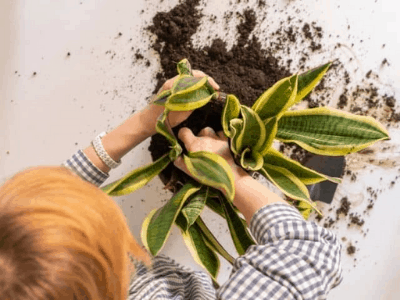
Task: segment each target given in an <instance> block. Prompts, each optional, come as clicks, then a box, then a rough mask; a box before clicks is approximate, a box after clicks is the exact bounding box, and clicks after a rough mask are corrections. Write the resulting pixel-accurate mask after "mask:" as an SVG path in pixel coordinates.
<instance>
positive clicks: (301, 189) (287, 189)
mask: <svg viewBox="0 0 400 300" xmlns="http://www.w3.org/2000/svg"><path fill="white" fill-rule="evenodd" d="M259 172H260V173H261V174H262V175H263V176H264V177H265V178H267V179H268V180H269V181H271V182H272V183H273V184H274V185H275V186H276V187H278V188H279V189H280V190H281V191H282V192H283V193H284V194H285V195H287V196H288V197H290V198H292V199H295V200H301V201H305V202H307V203H309V204H310V205H312V202H311V200H310V194H309V192H308V190H307V188H306V186H305V185H304V183H302V182H301V181H300V179H298V178H297V177H296V176H295V175H293V173H291V172H290V171H288V170H286V169H285V168H282V167H277V166H274V165H270V164H268V163H264V166H263V168H261V169H260V170H259ZM313 208H314V209H315V210H316V211H317V212H318V213H319V214H321V212H320V211H319V210H318V209H317V208H316V206H315V205H313Z"/></svg>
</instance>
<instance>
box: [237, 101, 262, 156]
mask: <svg viewBox="0 0 400 300" xmlns="http://www.w3.org/2000/svg"><path fill="white" fill-rule="evenodd" d="M240 109H241V112H242V116H243V130H242V131H241V132H240V133H239V136H238V137H237V140H236V150H237V152H239V153H241V152H242V150H243V149H244V148H245V147H250V148H251V149H253V150H255V151H257V150H259V149H260V148H261V146H262V145H263V144H264V142H265V139H266V131H265V125H264V123H263V121H262V120H261V119H260V117H259V116H258V114H256V113H255V112H254V111H253V110H252V109H251V108H249V107H247V106H244V105H241V106H240Z"/></svg>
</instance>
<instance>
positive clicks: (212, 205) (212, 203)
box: [206, 197, 247, 226]
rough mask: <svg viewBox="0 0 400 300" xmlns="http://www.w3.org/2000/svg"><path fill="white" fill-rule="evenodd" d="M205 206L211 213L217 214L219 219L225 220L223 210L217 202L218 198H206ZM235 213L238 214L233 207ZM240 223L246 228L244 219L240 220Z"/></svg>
mask: <svg viewBox="0 0 400 300" xmlns="http://www.w3.org/2000/svg"><path fill="white" fill-rule="evenodd" d="M206 205H207V207H208V208H209V209H211V210H212V211H213V212H215V213H216V214H218V215H219V216H220V217H222V218H224V219H226V215H225V211H224V208H223V207H222V206H221V202H220V201H219V198H218V197H217V198H214V197H208V198H207V202H206ZM234 209H235V211H236V212H239V210H238V209H237V208H236V207H234ZM240 221H241V222H242V224H243V225H244V226H247V222H246V220H245V219H243V218H240Z"/></svg>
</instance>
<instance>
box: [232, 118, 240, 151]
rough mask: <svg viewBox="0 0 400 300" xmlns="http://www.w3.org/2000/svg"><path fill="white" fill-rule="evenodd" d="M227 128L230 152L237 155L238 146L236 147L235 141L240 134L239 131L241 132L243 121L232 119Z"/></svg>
mask: <svg viewBox="0 0 400 300" xmlns="http://www.w3.org/2000/svg"><path fill="white" fill-rule="evenodd" d="M229 126H230V128H231V133H232V136H231V150H232V152H233V153H235V154H236V155H239V152H238V150H237V149H238V148H237V147H238V145H237V139H238V137H239V134H240V133H241V131H242V130H243V120H241V119H232V120H231V121H230V122H229Z"/></svg>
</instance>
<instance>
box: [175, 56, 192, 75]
mask: <svg viewBox="0 0 400 300" xmlns="http://www.w3.org/2000/svg"><path fill="white" fill-rule="evenodd" d="M176 67H177V69H178V74H180V75H192V67H191V65H190V63H189V61H188V60H187V59H186V58H184V59H182V60H181V61H180V62H178V64H177V65H176Z"/></svg>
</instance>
